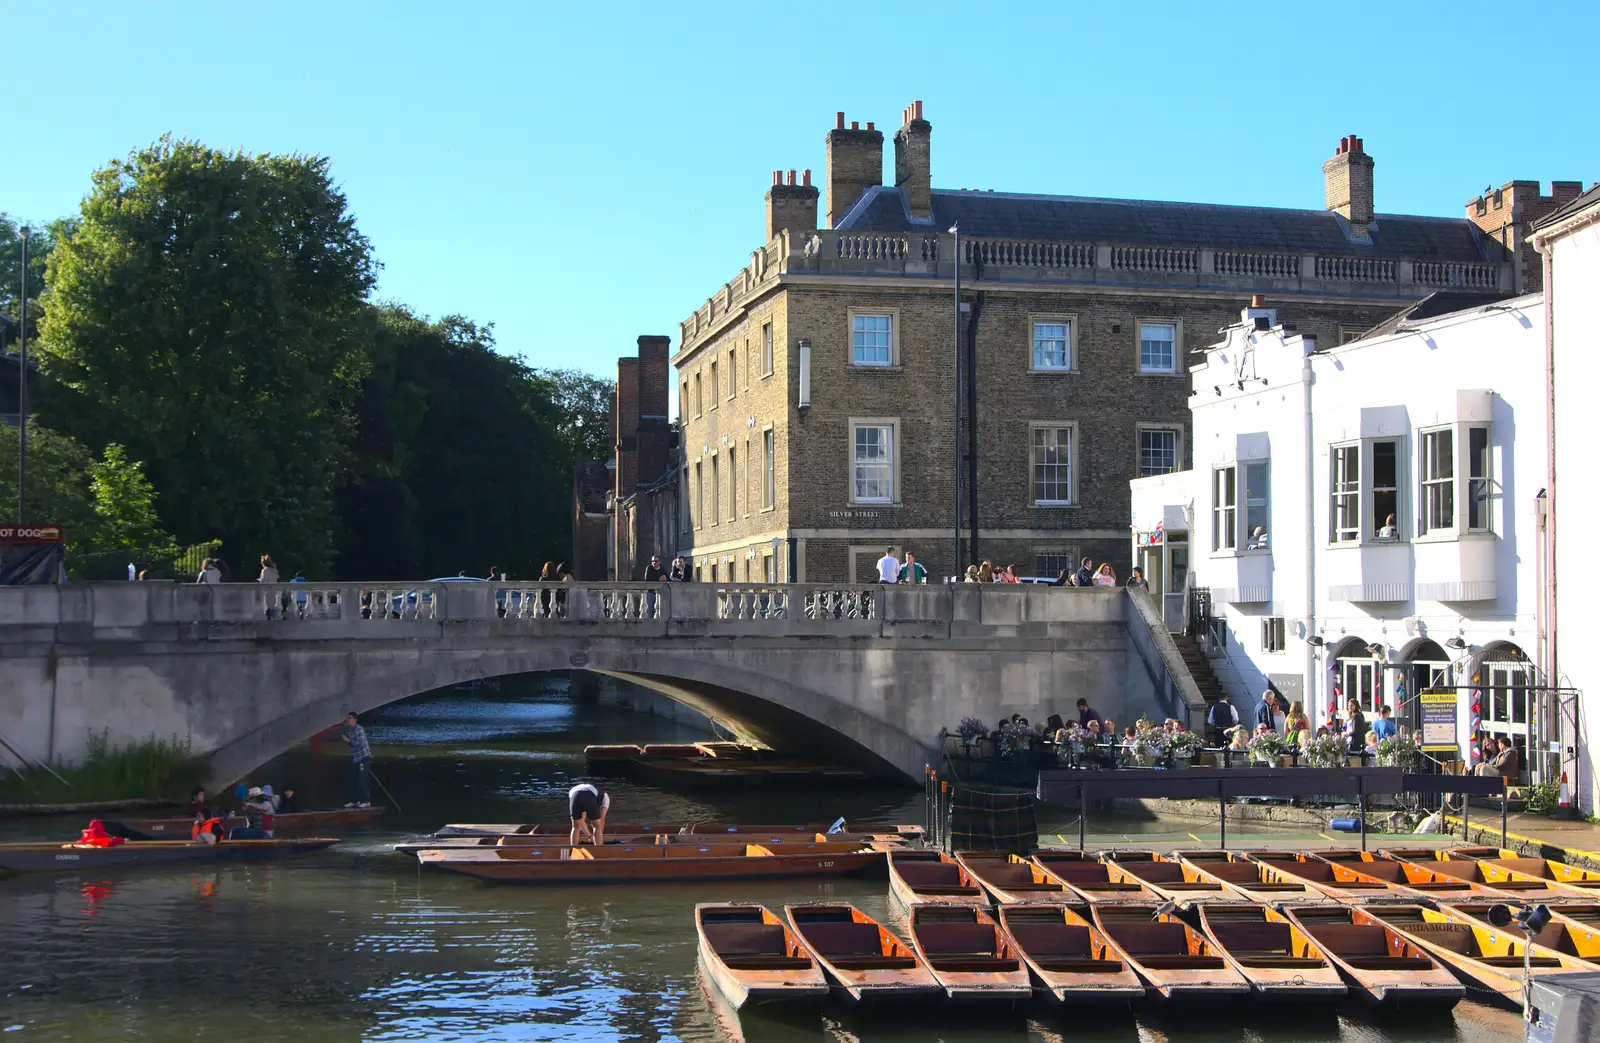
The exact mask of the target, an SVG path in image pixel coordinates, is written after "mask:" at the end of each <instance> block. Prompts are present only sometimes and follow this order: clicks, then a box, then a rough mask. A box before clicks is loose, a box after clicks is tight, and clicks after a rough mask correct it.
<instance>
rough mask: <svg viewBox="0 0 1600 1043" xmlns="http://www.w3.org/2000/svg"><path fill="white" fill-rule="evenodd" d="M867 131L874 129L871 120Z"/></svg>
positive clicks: (868, 122)
mask: <svg viewBox="0 0 1600 1043" xmlns="http://www.w3.org/2000/svg"><path fill="white" fill-rule="evenodd" d="M867 129H868V130H872V129H873V126H872V121H871V120H867Z"/></svg>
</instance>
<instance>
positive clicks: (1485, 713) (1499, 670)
mask: <svg viewBox="0 0 1600 1043" xmlns="http://www.w3.org/2000/svg"><path fill="white" fill-rule="evenodd" d="M1471 683H1472V686H1473V687H1472V688H1471V689H1470V690H1469V692H1468V697H1469V698H1470V699H1471V705H1472V707H1473V708H1474V712H1473V714H1472V718H1471V720H1472V723H1471V729H1472V732H1473V742H1474V746H1475V748H1477V749H1478V750H1480V751H1481V749H1482V746H1483V742H1484V740H1486V739H1492V740H1494V741H1495V742H1497V743H1498V742H1499V740H1501V739H1509V740H1510V741H1511V745H1513V746H1515V747H1516V749H1517V763H1518V764H1519V765H1520V766H1521V770H1522V771H1523V772H1526V773H1527V776H1528V781H1529V782H1539V781H1541V780H1542V779H1543V778H1544V777H1545V776H1546V775H1547V773H1548V772H1549V770H1550V768H1551V765H1549V764H1547V763H1545V762H1546V760H1547V759H1548V757H1549V755H1548V754H1544V753H1543V752H1542V751H1544V750H1546V749H1548V743H1547V742H1546V741H1545V737H1544V731H1545V726H1546V722H1547V721H1551V723H1553V720H1552V719H1551V717H1550V714H1551V713H1552V712H1553V711H1552V710H1551V709H1550V708H1548V707H1546V706H1544V705H1543V704H1544V702H1545V694H1546V693H1545V691H1544V689H1543V687H1542V686H1541V685H1540V684H1539V682H1538V676H1537V674H1536V673H1535V671H1534V667H1533V664H1532V663H1531V662H1529V661H1528V656H1527V653H1525V652H1524V651H1523V650H1522V649H1521V648H1519V647H1518V646H1517V645H1515V644H1513V643H1512V642H1510V641H1491V642H1490V643H1489V644H1487V645H1484V646H1483V649H1482V650H1481V651H1480V652H1479V653H1478V654H1477V656H1475V657H1474V662H1473V664H1472V676H1471ZM1474 761H1475V763H1482V761H1481V753H1480V756H1479V757H1477V758H1474ZM1514 781H1515V780H1514Z"/></svg>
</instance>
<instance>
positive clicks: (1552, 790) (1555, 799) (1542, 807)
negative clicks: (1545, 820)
mask: <svg viewBox="0 0 1600 1043" xmlns="http://www.w3.org/2000/svg"><path fill="white" fill-rule="evenodd" d="M1560 804H1561V787H1560V786H1559V785H1557V784H1556V783H1554V782H1536V783H1534V784H1533V785H1532V786H1529V787H1528V795H1527V797H1525V798H1524V799H1523V805H1522V806H1523V810H1525V811H1527V813H1528V814H1530V815H1554V814H1555V813H1556V808H1557V807H1559V806H1560Z"/></svg>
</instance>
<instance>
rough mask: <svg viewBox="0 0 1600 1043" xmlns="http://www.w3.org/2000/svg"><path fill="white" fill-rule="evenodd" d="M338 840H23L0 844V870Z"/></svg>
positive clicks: (294, 849)
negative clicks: (100, 843) (94, 843)
mask: <svg viewBox="0 0 1600 1043" xmlns="http://www.w3.org/2000/svg"><path fill="white" fill-rule="evenodd" d="M338 842H339V841H338V840H336V839H334V838H333V837H298V838H295V839H293V840H284V839H272V840H223V841H221V842H219V843H216V844H200V843H196V842H194V841H191V840H130V841H128V842H127V843H124V844H117V845H116V846H115V847H91V846H88V845H84V844H63V843H59V842H51V843H31V842H24V843H14V844H0V870H5V871H8V872H13V873H50V872H60V871H63V870H78V869H95V870H99V869H112V868H119V867H122V866H149V865H168V864H172V863H176V862H228V861H233V860H235V859H251V858H280V857H282V856H284V855H299V854H304V853H306V852H308V851H321V850H323V849H324V848H329V847H332V846H333V845H335V844H337V843H338Z"/></svg>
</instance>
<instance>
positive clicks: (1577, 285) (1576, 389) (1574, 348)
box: [1532, 186, 1600, 814]
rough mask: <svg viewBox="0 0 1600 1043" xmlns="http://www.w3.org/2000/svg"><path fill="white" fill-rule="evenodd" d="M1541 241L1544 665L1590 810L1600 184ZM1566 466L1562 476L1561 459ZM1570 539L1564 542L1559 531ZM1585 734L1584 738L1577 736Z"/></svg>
mask: <svg viewBox="0 0 1600 1043" xmlns="http://www.w3.org/2000/svg"><path fill="white" fill-rule="evenodd" d="M1532 240H1533V244H1534V246H1535V247H1536V248H1537V249H1538V251H1539V252H1540V253H1541V254H1543V255H1544V264H1545V271H1544V286H1545V291H1544V292H1545V296H1544V306H1545V309H1546V314H1547V315H1548V317H1549V324H1548V326H1547V327H1546V328H1545V329H1544V330H1542V331H1541V333H1542V334H1543V337H1542V338H1541V339H1542V341H1543V347H1544V348H1545V352H1546V354H1545V358H1544V366H1542V367H1541V371H1542V372H1543V373H1545V374H1546V376H1547V378H1548V380H1549V401H1548V409H1549V416H1550V420H1549V422H1548V423H1549V427H1550V429H1551V430H1553V431H1554V433H1555V438H1554V439H1553V440H1552V445H1551V450H1550V462H1549V467H1550V471H1549V474H1548V475H1547V476H1546V478H1545V482H1546V483H1547V484H1548V486H1549V489H1550V501H1551V514H1552V518H1551V521H1550V524H1549V526H1548V531H1547V533H1546V536H1547V541H1548V551H1547V554H1548V557H1547V559H1546V560H1548V561H1550V562H1551V563H1552V568H1551V569H1550V570H1549V577H1548V578H1549V582H1548V585H1547V589H1546V591H1545V592H1544V593H1545V601H1544V606H1545V610H1546V611H1547V612H1548V616H1549V621H1550V622H1549V632H1550V637H1551V641H1550V643H1549V646H1548V648H1547V649H1546V655H1547V658H1546V659H1545V660H1544V661H1543V665H1544V666H1545V667H1546V668H1547V669H1548V672H1549V675H1550V676H1551V677H1553V678H1555V679H1556V680H1557V681H1558V682H1559V685H1560V686H1561V688H1562V689H1563V690H1562V691H1561V692H1560V696H1559V697H1560V701H1561V703H1562V710H1561V712H1562V715H1563V717H1564V718H1565V722H1566V724H1567V726H1568V730H1567V732H1566V733H1565V741H1566V747H1565V750H1564V752H1565V754H1566V759H1565V762H1564V765H1563V766H1564V767H1565V768H1566V769H1567V770H1568V775H1569V778H1570V780H1571V781H1572V783H1573V784H1574V787H1575V789H1576V791H1577V796H1578V799H1579V802H1580V804H1581V806H1582V807H1583V809H1584V810H1585V811H1587V812H1590V813H1591V814H1592V813H1594V812H1595V810H1596V808H1597V807H1600V774H1597V773H1596V772H1595V770H1594V766H1593V762H1592V760H1591V759H1590V757H1591V756H1592V751H1594V750H1600V724H1597V711H1600V665H1597V660H1596V656H1595V651H1594V649H1591V648H1588V647H1587V644H1588V642H1590V641H1593V640H1595V634H1596V633H1600V631H1597V630H1596V627H1597V626H1600V606H1597V605H1596V603H1595V599H1594V596H1593V594H1592V593H1591V592H1590V589H1589V584H1590V583H1591V582H1592V581H1593V578H1594V571H1595V570H1594V561H1593V559H1592V558H1591V557H1590V555H1591V554H1592V549H1591V548H1590V547H1589V545H1588V535H1589V531H1588V529H1589V527H1588V523H1589V522H1591V521H1594V520H1595V519H1596V518H1600V479H1597V477H1596V474H1595V472H1594V471H1593V470H1592V469H1591V468H1593V466H1594V464H1593V462H1592V458H1591V450H1590V447H1591V446H1593V445H1594V441H1595V430H1596V427H1597V424H1596V418H1595V409H1596V404H1595V399H1594V394H1593V392H1592V390H1591V389H1592V388H1593V386H1594V380H1595V377H1596V376H1597V375H1600V186H1597V187H1595V188H1592V189H1590V190H1589V191H1588V192H1587V193H1585V194H1584V195H1582V196H1580V197H1579V198H1577V199H1575V200H1573V201H1572V202H1571V203H1568V204H1567V205H1566V206H1564V207H1562V208H1561V209H1559V210H1557V211H1555V212H1554V213H1552V214H1550V215H1549V216H1548V217H1546V218H1545V219H1544V220H1543V221H1542V222H1540V223H1539V224H1537V225H1536V226H1535V227H1534V232H1533V236H1532ZM1558 463H1559V464H1561V465H1562V474H1561V479H1562V480H1561V481H1560V482H1557V480H1556V473H1555V471H1556V465H1557V464H1558ZM1563 534H1564V535H1565V536H1566V538H1567V542H1566V543H1565V544H1562V545H1559V546H1558V545H1557V542H1556V540H1557V536H1558V535H1563ZM1575 736H1581V737H1582V741H1577V742H1575V741H1573V740H1574V737H1575Z"/></svg>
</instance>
